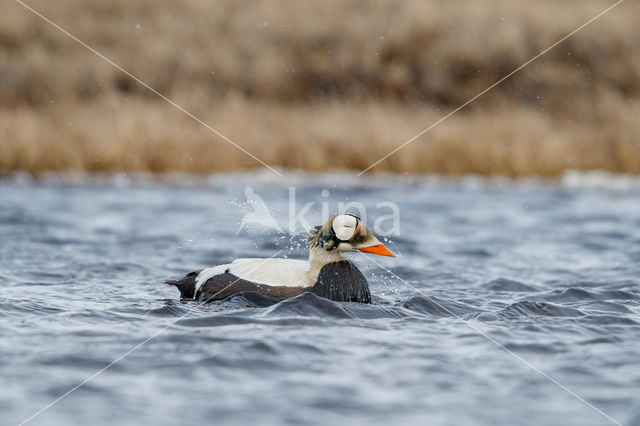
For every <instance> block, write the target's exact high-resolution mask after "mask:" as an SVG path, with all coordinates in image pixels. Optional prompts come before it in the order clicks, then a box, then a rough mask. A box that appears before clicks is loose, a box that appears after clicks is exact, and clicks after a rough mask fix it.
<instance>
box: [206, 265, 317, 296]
mask: <svg viewBox="0 0 640 426" xmlns="http://www.w3.org/2000/svg"><path fill="white" fill-rule="evenodd" d="M227 270H228V271H229V273H230V274H233V275H235V276H236V277H238V278H241V279H243V280H247V281H251V282H254V283H256V284H264V285H270V286H285V287H307V286H309V285H313V284H314V283H310V282H309V276H308V274H307V272H309V262H307V261H306V260H295V259H236V260H234V261H233V262H231V263H229V264H226V265H217V266H214V267H211V268H207V269H203V270H202V271H201V272H200V273H199V274H198V277H197V280H196V289H197V290H199V289H200V288H201V287H202V286H203V285H204V283H206V282H207V280H208V279H209V278H212V277H215V276H216V275H221V274H224V273H225V271H227Z"/></svg>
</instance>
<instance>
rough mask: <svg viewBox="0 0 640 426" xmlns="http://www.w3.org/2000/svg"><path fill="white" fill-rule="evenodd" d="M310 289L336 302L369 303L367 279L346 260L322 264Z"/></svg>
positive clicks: (369, 294)
mask: <svg viewBox="0 0 640 426" xmlns="http://www.w3.org/2000/svg"><path fill="white" fill-rule="evenodd" d="M311 291H312V292H313V293H315V294H317V295H318V296H321V297H325V298H327V299H331V300H335V301H336V302H359V303H371V293H370V292H369V284H368V283H367V280H366V279H365V277H364V276H363V275H362V273H361V272H360V271H359V270H358V268H356V267H355V266H354V265H353V263H351V262H349V261H348V260H341V261H339V262H331V263H327V264H326V265H324V266H323V267H322V269H321V270H320V274H319V275H318V281H317V282H316V285H314V286H313V289H312V290H311Z"/></svg>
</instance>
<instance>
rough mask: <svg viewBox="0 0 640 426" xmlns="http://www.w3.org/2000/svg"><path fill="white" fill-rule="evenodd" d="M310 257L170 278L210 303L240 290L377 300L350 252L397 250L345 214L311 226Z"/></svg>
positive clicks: (240, 263) (243, 262)
mask: <svg viewBox="0 0 640 426" xmlns="http://www.w3.org/2000/svg"><path fill="white" fill-rule="evenodd" d="M308 242H309V261H305V260H293V259H237V260H234V261H233V262H231V263H229V264H226V265H218V266H213V267H211V268H207V269H201V270H198V271H194V272H191V273H189V274H187V275H186V276H185V277H184V278H182V279H180V280H169V281H165V283H167V284H171V285H175V286H176V287H177V288H178V290H180V295H181V297H182V298H183V299H195V300H200V301H205V302H210V301H214V300H222V299H226V298H227V297H229V296H231V295H233V294H236V293H240V292H252V293H258V294H262V295H264V296H267V297H269V298H271V299H274V300H278V301H280V300H284V299H288V298H290V297H294V296H297V295H299V294H302V293H304V292H307V291H309V292H312V293H315V294H316V295H318V296H321V297H325V298H327V299H331V300H335V301H338V302H360V303H371V293H370V292H369V284H368V283H367V280H366V279H365V277H364V276H363V275H362V273H361V272H360V271H359V270H358V268H356V267H355V266H354V265H353V263H351V262H349V261H348V260H347V259H345V258H344V257H342V253H344V252H353V251H362V252H366V253H373V254H378V255H381V256H393V257H395V255H394V254H393V253H392V252H391V250H389V249H388V248H387V247H385V246H384V244H382V243H381V242H380V241H378V239H377V238H376V237H375V236H374V235H373V234H372V233H371V231H369V229H368V228H367V227H366V226H365V224H364V223H363V222H362V220H360V218H358V217H356V216H353V215H349V214H343V215H339V216H336V217H333V218H331V219H329V221H327V223H325V224H324V225H323V226H316V227H315V229H314V230H312V231H311V236H310V237H309V238H308Z"/></svg>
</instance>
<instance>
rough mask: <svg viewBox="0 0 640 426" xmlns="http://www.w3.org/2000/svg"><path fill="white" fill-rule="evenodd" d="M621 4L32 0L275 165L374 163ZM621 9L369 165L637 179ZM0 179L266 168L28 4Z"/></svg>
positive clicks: (638, 88) (637, 111)
mask: <svg viewBox="0 0 640 426" xmlns="http://www.w3.org/2000/svg"><path fill="white" fill-rule="evenodd" d="M611 4H612V3H611V2H608V1H604V0H603V1H600V0H594V1H589V2H584V1H582V0H569V1H564V2H556V1H553V0H541V1H538V2H529V3H521V2H512V1H509V0H486V1H483V2H472V1H461V2H446V1H442V0H428V1H419V0H407V1H404V2H395V1H392V0H384V1H377V2H374V3H370V2H368V1H361V0H342V1H335V0H332V1H327V2H321V3H318V2H305V3H295V4H294V3H290V2H287V1H285V0H273V1H271V0H269V1H267V0H261V1H255V2H252V3H251V4H247V3H237V2H233V1H230V0H223V1H219V2H209V1H205V0H192V1H189V2H182V1H179V2H176V1H173V0H141V1H138V2H135V4H134V3H130V2H128V1H126V0H108V1H99V0H91V1H80V0H61V1H58V2H55V4H54V3H51V2H46V1H44V0H33V1H32V2H30V6H32V7H33V8H34V9H35V10H37V11H39V12H40V13H42V14H43V15H44V16H47V17H48V18H50V19H51V20H52V21H54V22H55V23H57V24H58V25H60V26H61V27H62V28H64V29H66V30H68V31H69V32H71V33H72V34H74V35H75V36H77V37H78V38H79V39H80V40H82V41H84V42H86V43H87V44H89V45H90V46H91V47H93V48H95V49H96V50H97V51H99V52H101V53H103V54H105V55H106V56H107V57H109V58H110V59H112V60H113V61H114V62H115V63H117V64H119V65H121V66H122V67H123V68H125V69H126V70H128V71H129V72H131V73H132V74H133V75H135V76H136V77H138V78H140V79H141V80H142V81H144V82H146V83H148V84H149V85H150V86H151V87H153V88H154V89H156V90H158V91H159V92H160V93H162V94H163V95H165V96H167V97H168V98H170V99H172V100H173V101H175V102H176V103H177V104H179V105H181V106H182V107H184V108H185V109H186V110H187V111H189V112H191V113H193V114H194V115H195V116H197V117H198V118H200V119H202V120H203V121H204V122H206V123H207V124H209V125H211V126H212V127H213V128H215V129H216V130H218V131H220V132H221V133H222V134H224V135H225V136H227V137H228V138H230V139H231V140H232V141H234V142H235V143H237V144H238V145H240V146H242V147H243V148H244V149H246V150H247V151H249V152H250V153H252V154H253V155H255V156H256V157H258V158H259V159H261V160H262V161H264V162H265V163H267V164H269V165H271V166H273V167H275V168H276V169H278V168H282V169H303V170H308V171H311V172H316V171H326V170H335V169H349V170H363V169H365V168H367V167H369V166H370V165H371V164H372V163H374V162H375V161H377V160H378V159H380V158H381V157H383V156H384V155H386V154H388V153H389V152H390V151H392V150H393V149H395V148H396V147H398V146H399V145H401V144H402V143H404V142H405V141H406V140H408V139H410V138H412V137H413V136H415V135H416V134H417V133H418V132H420V131H422V130H423V129H425V128H426V127H428V126H429V125H431V124H432V123H434V122H436V121H437V120H439V119H440V118H442V117H443V116H445V115H446V114H447V113H449V112H450V111H452V110H454V109H455V108H457V107H458V106H459V105H461V104H463V103H464V102H466V101H467V100H468V99H470V98H472V97H473V96H474V95H476V94H477V93H479V92H481V91H482V90H484V89H486V88H487V87H489V86H490V85H491V84H493V83H494V82H496V81H498V80H499V79H500V78H502V77H504V76H505V75H507V74H508V73H509V72H511V71H513V70H514V69H516V68H517V67H518V66H520V65H521V64H523V63H524V62H526V61H527V60H529V59H530V58H531V57H533V56H535V55H536V54H538V53H539V52H540V51H542V50H544V49H545V48H547V47H548V46H550V45H552V44H553V43H555V42H556V41H557V40H559V39H561V38H562V37H563V36H565V35H566V34H568V33H570V32H571V31H573V30H574V29H575V28H577V27H578V26H580V25H582V24H583V23H585V22H586V21H588V20H589V19H591V18H593V17H594V16H595V15H597V14H598V13H599V12H600V11H602V10H604V9H605V8H606V7H607V6H609V5H611ZM636 6H637V5H636V4H634V3H633V2H631V3H627V2H625V3H622V4H621V5H620V6H619V7H617V8H615V9H613V10H612V11H611V12H609V13H608V14H606V15H604V16H603V17H602V18H600V19H599V20H597V21H595V22H594V23H592V24H591V25H590V26H588V27H586V28H584V29H583V30H582V31H580V32H578V33H577V34H575V35H574V36H573V37H571V38H569V39H568V40H566V41H565V42H563V43H561V44H560V45H558V46H557V47H556V48H555V49H553V50H551V51H550V52H548V53H547V54H546V55H544V56H542V57H541V58H539V59H538V60H536V61H535V62H533V63H531V64H530V65H529V66H527V67H526V68H524V69H523V70H521V71H520V72H518V73H517V74H515V75H513V76H512V77H510V78H509V79H507V80H505V81H504V82H503V83H502V84H500V85H499V86H497V87H495V88H494V89H493V90H491V91H490V92H488V93H486V94H485V95H484V96H482V97H481V98H479V99H478V100H476V101H475V102H473V103H472V104H470V105H469V106H467V107H466V108H464V109H463V110H461V111H459V112H458V113H456V114H455V115H453V116H452V117H450V118H448V119H447V120H445V121H443V122H442V123H440V124H439V125H438V126H436V127H435V128H433V129H432V130H431V131H429V132H428V133H426V134H425V135H423V136H421V137H420V138H418V139H417V140H415V141H413V142H412V143H411V144H409V145H408V146H406V147H405V148H403V149H401V150H400V151H398V152H397V153H396V154H394V155H392V156H390V157H389V158H388V159H387V160H385V161H383V162H381V163H380V164H379V165H377V166H376V167H375V168H373V169H372V170H371V171H370V172H372V173H373V172H393V173H411V174H424V173H429V174H443V175H454V176H455V175H465V174H478V175H504V176H509V177H522V176H542V177H559V176H562V175H563V174H564V173H565V172H566V171H568V170H604V171H608V172H613V173H624V174H640V55H638V54H637V53H638V51H639V49H640V33H639V32H638V31H637V30H636V27H637V16H638V14H637V12H638V9H636ZM0 58H1V60H0V64H2V65H1V66H0V174H9V173H12V172H16V171H26V172H29V173H30V174H32V175H33V176H39V175H41V174H43V173H47V172H66V171H80V172H95V173H106V174H109V173H117V172H127V173H139V172H151V173H171V172H178V173H192V174H201V175H206V174H210V173H215V172H225V171H233V170H238V169H258V168H262V167H263V166H262V165H260V163H258V162H256V161H255V160H253V159H251V158H250V157H249V156H247V155H246V154H245V153H243V152H241V151H240V150H238V149H237V148H236V147H234V146H232V145H231V144H229V143H228V142H226V141H224V140H223V139H221V138H220V137H219V136H217V135H215V134H214V133H212V132H211V131H210V130H208V129H206V128H205V127H204V126H202V125H201V124H199V123H197V122H195V121H194V120H192V119H191V118H189V117H187V116H186V115H185V114H184V113H182V112H180V111H179V110H177V109H176V108H174V107H173V106H171V105H169V104H168V103H167V102H166V101H164V100H162V99H161V98H159V97H158V96H157V95H155V94H153V93H151V92H149V91H148V90H147V89H145V88H144V87H142V86H140V85H139V84H138V83H136V82H135V81H133V80H132V79H130V78H128V77H126V76H125V75H124V74H122V73H121V72H120V71H118V70H117V69H115V68H114V67H113V66H111V65H109V64H108V63H106V62H105V61H103V60H102V59H100V58H98V57H97V56H96V55H94V54H93V53H91V52H89V51H88V50H87V49H86V48H84V47H82V46H80V45H78V44H77V43H76V42H74V41H73V40H71V39H70V38H69V37H67V36H66V35H64V34H62V33H61V32H60V31H58V30H56V29H55V28H53V27H52V26H50V25H49V24H47V23H45V22H43V21H42V20H41V19H40V18H38V17H37V16H35V15H34V14H33V13H31V12H29V11H28V10H26V9H24V8H23V7H20V6H19V5H18V4H14V3H11V2H5V3H3V4H1V5H0Z"/></svg>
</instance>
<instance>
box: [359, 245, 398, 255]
mask: <svg viewBox="0 0 640 426" xmlns="http://www.w3.org/2000/svg"><path fill="white" fill-rule="evenodd" d="M358 250H360V251H363V252H365V253H373V254H377V255H380V256H391V257H396V255H395V254H393V252H392V251H391V250H389V249H388V248H387V247H386V246H385V245H384V244H376V245H375V246H371V247H365V248H361V249H358Z"/></svg>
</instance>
